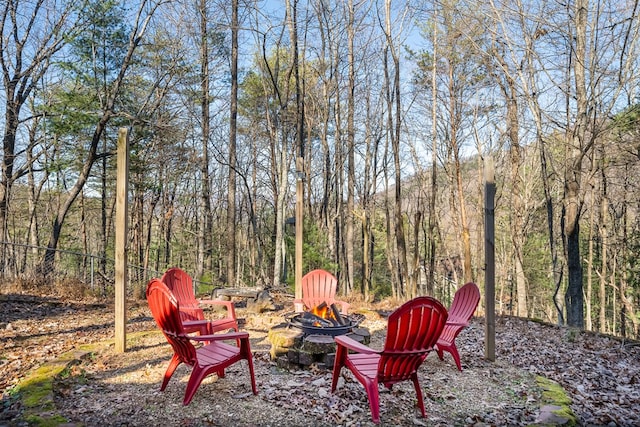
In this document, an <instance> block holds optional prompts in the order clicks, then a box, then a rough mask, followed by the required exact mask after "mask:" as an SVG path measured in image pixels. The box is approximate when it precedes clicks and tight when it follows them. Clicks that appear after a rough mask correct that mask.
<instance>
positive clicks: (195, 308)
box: [160, 267, 204, 322]
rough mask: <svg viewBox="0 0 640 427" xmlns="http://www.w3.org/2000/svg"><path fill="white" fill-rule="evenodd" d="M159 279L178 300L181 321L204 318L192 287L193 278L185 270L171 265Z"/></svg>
mask: <svg viewBox="0 0 640 427" xmlns="http://www.w3.org/2000/svg"><path fill="white" fill-rule="evenodd" d="M160 280H162V281H163V282H164V283H165V284H166V285H167V287H168V288H169V290H171V292H172V293H173V295H175V297H176V299H177V300H178V301H180V316H181V318H182V321H183V322H184V321H188V320H204V312H203V311H202V308H200V305H199V304H198V300H197V299H196V296H195V292H194V289H193V279H192V278H191V276H189V274H187V272H185V271H184V270H182V269H180V268H178V267H173V268H170V269H168V270H167V271H166V272H165V273H164V274H163V275H162V278H161V279H160Z"/></svg>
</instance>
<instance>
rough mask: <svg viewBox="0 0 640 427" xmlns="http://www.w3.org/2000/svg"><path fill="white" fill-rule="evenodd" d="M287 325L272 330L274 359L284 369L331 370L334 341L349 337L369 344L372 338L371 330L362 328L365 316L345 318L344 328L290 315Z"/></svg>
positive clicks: (305, 314)
mask: <svg viewBox="0 0 640 427" xmlns="http://www.w3.org/2000/svg"><path fill="white" fill-rule="evenodd" d="M284 317H285V319H286V322H285V323H281V324H279V325H276V326H274V327H272V328H271V329H270V330H269V334H268V340H269V342H270V343H271V351H270V355H271V359H272V360H275V361H276V364H277V365H278V367H280V368H284V369H289V370H291V369H306V368H308V367H309V366H310V365H312V364H315V365H316V366H317V367H319V368H325V369H331V368H333V363H334V361H335V355H336V343H335V341H334V340H333V337H335V336H338V335H348V336H350V337H351V338H353V339H355V340H356V341H358V342H361V343H363V344H369V341H370V338H371V335H370V333H369V330H368V329H367V328H362V327H359V325H360V323H361V322H362V321H363V320H364V318H365V317H364V315H361V314H350V315H342V316H341V317H342V320H341V322H343V324H335V322H331V321H322V319H320V320H318V319H316V318H315V316H314V315H313V314H311V313H309V312H299V313H289V314H286V315H285V316H284Z"/></svg>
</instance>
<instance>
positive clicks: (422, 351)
mask: <svg viewBox="0 0 640 427" xmlns="http://www.w3.org/2000/svg"><path fill="white" fill-rule="evenodd" d="M446 321H447V310H446V308H444V306H443V305H442V304H441V303H440V302H439V301H437V300H435V299H433V298H431V297H418V298H415V299H413V300H411V301H409V302H407V303H405V304H403V305H402V306H401V307H400V308H398V309H397V310H396V311H394V312H393V313H392V314H391V315H390V316H389V321H388V324H387V338H386V341H385V345H384V349H383V350H382V353H381V358H380V362H379V364H378V380H379V381H380V382H381V383H383V384H385V385H387V386H389V385H391V384H393V383H396V382H399V381H405V380H408V379H410V378H411V376H412V375H413V374H414V373H415V372H416V371H417V370H418V368H419V367H420V364H422V362H423V361H424V359H425V358H426V356H427V354H428V353H429V352H430V351H431V350H433V348H434V346H435V344H436V341H437V340H438V337H439V336H440V333H441V332H442V329H443V328H444V325H445V322H446Z"/></svg>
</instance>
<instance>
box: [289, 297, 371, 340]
mask: <svg viewBox="0 0 640 427" xmlns="http://www.w3.org/2000/svg"><path fill="white" fill-rule="evenodd" d="M363 320H364V316H363V315H357V314H351V315H346V314H341V313H340V311H339V310H338V309H337V307H336V305H335V304H331V305H327V304H326V303H322V304H320V305H319V306H317V307H314V308H312V309H311V310H310V311H303V312H301V313H295V314H294V315H292V316H288V318H287V321H288V322H289V324H290V325H291V326H293V327H296V328H298V329H300V330H302V332H304V333H305V334H318V335H330V336H338V335H344V334H346V333H348V332H350V331H351V330H352V329H353V328H355V327H357V326H358V325H359V324H360V323H361V322H362V321H363Z"/></svg>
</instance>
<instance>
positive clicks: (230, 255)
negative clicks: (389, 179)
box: [226, 0, 282, 287]
mask: <svg viewBox="0 0 640 427" xmlns="http://www.w3.org/2000/svg"><path fill="white" fill-rule="evenodd" d="M238 8H239V6H238V0H232V1H231V9H232V11H231V96H230V98H231V100H230V112H229V182H228V185H229V190H228V193H227V229H226V233H227V235H226V242H227V286H229V287H235V286H236V274H237V272H236V250H237V249H236V164H237V158H236V155H237V154H236V143H237V141H236V135H237V121H238V31H239V24H238ZM280 218H281V219H282V217H280ZM280 222H282V221H280Z"/></svg>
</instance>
